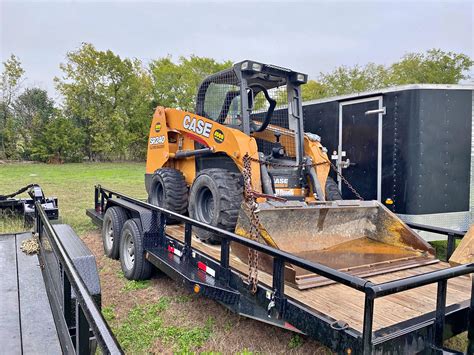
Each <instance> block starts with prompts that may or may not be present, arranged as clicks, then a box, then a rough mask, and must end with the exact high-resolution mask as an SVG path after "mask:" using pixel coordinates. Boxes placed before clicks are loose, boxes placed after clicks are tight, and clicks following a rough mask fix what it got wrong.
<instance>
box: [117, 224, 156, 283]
mask: <svg viewBox="0 0 474 355" xmlns="http://www.w3.org/2000/svg"><path fill="white" fill-rule="evenodd" d="M120 264H121V266H122V271H123V274H124V276H125V277H126V278H127V279H128V280H148V279H149V278H150V277H151V274H152V272H153V265H152V264H151V263H150V262H149V261H148V260H146V258H145V251H144V249H143V233H142V228H141V223H140V220H139V219H138V218H132V219H129V220H128V221H126V222H125V224H124V225H123V228H122V235H121V236H120Z"/></svg>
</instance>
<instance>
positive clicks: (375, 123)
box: [335, 96, 385, 201]
mask: <svg viewBox="0 0 474 355" xmlns="http://www.w3.org/2000/svg"><path fill="white" fill-rule="evenodd" d="M384 114H385V108H384V107H383V98H382V96H377V97H370V98H364V99H358V100H351V101H344V102H340V103H339V146H338V152H337V155H336V157H335V158H337V166H338V170H339V172H340V173H341V174H342V175H343V176H344V177H345V178H346V179H347V180H348V181H349V182H350V183H351V184H352V185H353V186H354V187H355V189H356V191H358V192H359V193H360V194H361V195H362V197H363V198H364V199H366V200H378V201H380V199H381V187H382V117H383V115H384ZM338 183H339V188H340V190H341V192H342V196H343V198H344V199H355V198H356V196H355V195H354V194H353V193H352V192H351V190H350V189H348V187H347V186H346V185H345V184H344V183H342V181H341V179H340V178H339V177H338Z"/></svg>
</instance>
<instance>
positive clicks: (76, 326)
mask: <svg viewBox="0 0 474 355" xmlns="http://www.w3.org/2000/svg"><path fill="white" fill-rule="evenodd" d="M56 212H57V210H56ZM34 214H35V232H36V233H37V234H38V238H39V242H40V245H41V252H40V262H41V265H42V271H43V278H44V282H45V283H46V289H47V293H48V298H49V301H50V305H51V310H52V312H53V316H54V317H53V318H54V322H55V325H56V330H57V332H58V337H59V340H60V343H61V348H62V352H63V354H91V352H95V349H94V347H91V345H92V344H94V343H91V341H90V340H91V339H93V340H95V341H96V342H97V344H98V345H99V347H100V349H101V350H102V352H103V353H104V354H123V353H124V352H123V351H122V349H121V347H120V345H119V344H118V342H117V340H116V339H115V336H114V334H113V333H112V331H111V330H110V327H109V325H108V324H107V322H106V321H105V319H104V317H103V315H102V313H101V311H100V300H94V298H93V296H92V295H91V294H90V292H89V290H88V288H87V286H86V284H85V282H84V280H83V278H82V276H81V273H80V271H79V270H78V269H77V268H76V266H75V265H74V262H73V260H72V259H71V257H70V256H69V254H68V252H67V250H66V247H65V246H64V245H63V242H62V241H61V238H60V237H59V236H58V233H57V232H56V230H55V229H54V228H53V225H52V224H51V221H50V217H49V216H48V214H49V210H48V209H47V207H46V208H45V206H44V204H43V203H42V201H41V200H36V201H35V202H34ZM56 216H57V215H56ZM44 245H48V248H51V249H50V250H51V251H52V252H53V254H54V259H53V260H52V262H51V260H47V259H48V258H46V257H45V256H43V255H42V254H44V253H45V251H44V248H45V247H44ZM52 263H53V264H55V266H56V268H57V267H58V265H59V270H60V273H61V278H62V285H61V286H62V288H61V289H60V290H59V294H60V295H61V296H62V297H58V295H57V294H56V292H54V289H55V284H54V283H53V282H52V279H51V277H52V275H51V270H50V268H51V265H50V264H52ZM59 298H62V299H59ZM96 301H98V302H99V305H97V303H96Z"/></svg>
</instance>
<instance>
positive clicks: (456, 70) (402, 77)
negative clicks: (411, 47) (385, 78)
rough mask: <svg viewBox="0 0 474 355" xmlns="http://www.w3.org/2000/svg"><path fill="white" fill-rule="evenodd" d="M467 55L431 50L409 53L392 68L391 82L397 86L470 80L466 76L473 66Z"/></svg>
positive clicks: (453, 82) (455, 82) (454, 82)
mask: <svg viewBox="0 0 474 355" xmlns="http://www.w3.org/2000/svg"><path fill="white" fill-rule="evenodd" d="M473 65H474V61H472V59H471V58H469V56H467V55H465V54H462V53H461V54H457V53H454V52H444V51H442V50H441V49H430V50H429V51H427V52H426V53H409V54H406V55H405V56H404V57H403V58H402V60H401V61H399V62H398V63H394V64H393V65H392V66H391V68H390V69H391V82H392V83H396V84H397V85H402V84H414V83H431V84H457V83H459V82H460V81H461V80H465V79H469V76H468V75H467V74H465V72H466V71H468V70H469V69H470V68H471V67H472V66H473Z"/></svg>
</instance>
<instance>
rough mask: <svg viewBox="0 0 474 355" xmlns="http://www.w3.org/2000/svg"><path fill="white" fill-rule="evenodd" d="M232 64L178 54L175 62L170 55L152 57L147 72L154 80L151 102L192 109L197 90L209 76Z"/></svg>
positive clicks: (158, 104) (186, 109)
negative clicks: (177, 59) (153, 58)
mask: <svg viewBox="0 0 474 355" xmlns="http://www.w3.org/2000/svg"><path fill="white" fill-rule="evenodd" d="M231 66H232V62H230V61H225V62H222V63H219V62H217V61H215V60H214V59H212V58H205V57H197V56H194V55H192V56H190V57H189V58H186V57H180V58H179V61H178V63H174V62H173V61H172V58H171V57H170V56H168V57H165V58H160V59H157V60H153V61H152V62H151V63H150V74H151V78H152V82H153V97H154V104H155V105H157V106H165V107H173V108H178V109H181V110H185V111H194V106H195V104H196V101H195V98H196V93H197V89H198V87H199V84H200V83H201V81H202V80H203V79H204V78H205V77H206V76H208V75H211V74H214V73H216V72H218V71H221V70H224V69H226V68H229V67H231Z"/></svg>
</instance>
